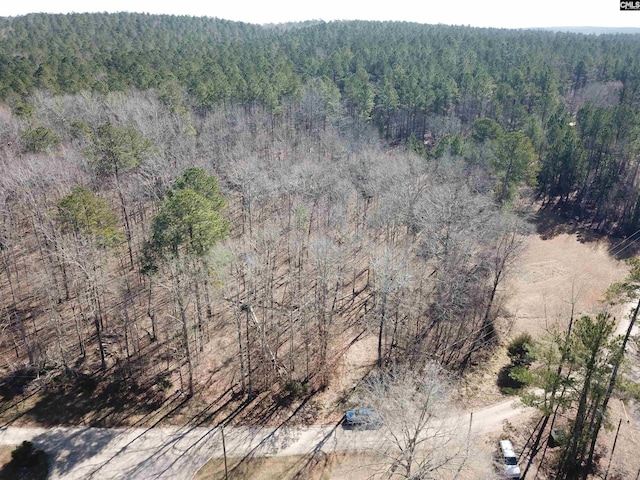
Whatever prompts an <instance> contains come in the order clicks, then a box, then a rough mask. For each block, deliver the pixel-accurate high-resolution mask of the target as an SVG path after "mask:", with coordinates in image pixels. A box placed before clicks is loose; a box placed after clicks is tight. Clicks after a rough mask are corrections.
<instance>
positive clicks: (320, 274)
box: [0, 13, 640, 424]
mask: <svg viewBox="0 0 640 480" xmlns="http://www.w3.org/2000/svg"><path fill="white" fill-rule="evenodd" d="M0 100H1V103H0V142H1V143H0V165H1V168H2V176H1V177H0V222H1V223H0V259H1V261H2V262H1V264H0V268H1V270H0V295H1V298H2V303H1V304H0V309H1V310H0V329H1V337H0V354H1V355H2V358H3V360H4V370H5V377H4V383H3V386H2V390H1V393H2V394H3V396H4V399H5V400H11V399H12V398H13V397H14V396H16V395H18V394H21V393H23V390H24V389H25V388H26V383H25V382H24V381H23V380H20V379H24V378H28V379H29V380H32V379H33V380H35V384H37V385H38V386H39V388H43V389H44V391H47V392H49V391H51V392H54V393H56V394H57V395H58V396H57V397H55V396H54V397H53V398H57V399H58V400H57V401H60V400H59V399H60V395H59V394H60V392H61V391H64V389H65V388H70V387H69V384H73V382H74V381H75V380H74V379H78V378H80V379H83V381H85V382H86V376H92V375H97V374H99V375H103V376H104V377H102V378H103V379H105V382H103V384H102V386H101V387H100V388H104V392H103V393H104V394H105V395H107V396H108V395H111V394H114V395H119V396H125V397H126V396H128V395H130V396H132V397H135V398H138V399H140V398H141V397H142V398H144V400H145V401H144V402H139V403H137V404H136V405H137V407H132V408H133V409H134V410H135V408H139V409H140V410H141V411H142V410H144V409H145V408H147V409H149V408H150V409H152V408H154V407H153V406H154V405H160V404H162V402H163V401H164V399H165V395H168V393H167V391H168V390H169V389H170V387H171V386H172V385H175V386H178V387H179V389H180V391H181V392H186V393H187V394H188V395H189V396H194V395H195V396H197V395H199V394H200V393H202V392H205V393H206V392H208V393H207V395H209V396H208V397H206V398H210V397H211V395H212V392H216V394H219V395H220V397H219V400H221V399H223V398H227V396H228V397H229V398H231V397H232V398H236V396H237V395H241V396H243V398H248V399H254V398H256V397H260V395H262V394H264V393H274V392H276V393H274V394H277V395H280V396H282V395H285V396H286V395H290V396H295V395H299V394H301V393H306V392H309V391H316V390H322V389H323V388H325V387H327V386H329V385H331V382H332V379H333V378H334V375H335V374H336V372H337V371H339V369H340V362H341V361H342V360H341V359H342V354H343V353H344V349H345V345H347V344H349V342H351V341H352V340H353V337H354V332H356V334H357V335H370V336H371V337H373V338H375V340H376V345H377V351H376V360H377V364H378V366H383V365H390V364H396V363H404V364H409V365H410V366H411V367H412V368H416V369H420V368H422V367H424V366H425V365H428V364H429V363H430V362H434V361H435V362H437V363H438V364H440V365H441V366H443V367H445V368H446V369H448V370H449V371H453V372H456V373H457V374H460V373H464V372H465V371H466V370H467V369H468V368H469V367H470V366H472V365H473V364H474V363H475V362H477V361H478V359H479V358H481V357H482V355H484V354H485V352H486V350H487V348H489V347H491V346H493V345H495V344H496V341H497V340H498V338H499V336H500V333H501V331H503V329H505V328H508V325H505V322H507V321H506V319H505V315H504V311H503V309H502V302H501V291H502V286H503V283H504V279H505V276H506V275H507V274H508V273H509V271H510V268H511V266H512V265H513V264H514V262H515V261H516V258H517V255H518V252H519V251H520V249H521V246H522V241H523V238H524V236H525V235H526V234H527V233H528V229H529V228H530V227H529V226H528V224H527V222H526V221H525V220H523V217H524V216H525V213H531V212H532V211H533V210H534V209H535V208H551V209H556V210H557V211H558V212H559V213H560V214H562V215H565V216H566V217H567V218H569V219H570V220H571V221H576V222H580V223H581V224H582V225H583V226H585V227H587V228H593V229H596V230H599V231H601V232H604V233H610V234H618V235H633V236H635V235H637V232H638V230H639V229H640V190H639V189H638V180H639V176H638V168H639V167H640V35H627V34H625V35H621V34H620V35H599V36H595V35H581V34H575V33H559V32H556V33H554V32H548V31H527V30H522V31H517V30H497V29H478V28H470V27H450V26H444V25H437V26H430V25H418V24H411V23H392V22H388V23H387V22H357V21H354V22H331V23H324V22H307V23H301V24H290V25H276V26H264V27H261V26H256V25H249V24H242V23H236V22H229V21H224V20H218V19H211V18H193V17H175V16H154V15H144V14H124V13H123V14H70V15H45V14H34V15H27V16H23V17H16V18H1V19H0ZM532 205H534V207H533V208H532ZM507 323H508V322H507ZM357 332H360V333H359V334H358V333H357ZM43 379H44V380H43ZM83 385H85V384H83ZM92 388H97V387H95V385H94V386H93V387H92ZM89 390H91V389H89ZM91 391H93V390H91ZM83 392H84V393H83V395H84V394H86V391H84V390H83ZM234 395H235V396H234ZM203 398H205V396H204V394H203ZM278 398H281V397H278ZM79 403H82V402H78V400H77V398H76V399H75V400H74V401H73V402H71V403H69V404H62V406H63V407H65V408H62V409H61V410H60V411H58V412H57V413H56V414H55V415H51V414H49V416H48V417H47V418H46V419H44V418H37V420H40V421H47V422H54V423H55V422H65V421H66V422H69V421H76V420H77V418H75V417H74V415H79V414H78V413H77V410H76V409H80V408H81V407H80V406H78V405H79ZM89 403H90V402H87V404H89ZM102 413H103V416H101V417H100V418H101V422H102V423H103V424H116V423H126V422H127V419H126V418H123V417H122V416H120V415H121V414H120V413H119V411H118V409H116V408H112V409H111V410H110V411H108V412H107V413H105V412H102ZM141 414H142V413H141Z"/></svg>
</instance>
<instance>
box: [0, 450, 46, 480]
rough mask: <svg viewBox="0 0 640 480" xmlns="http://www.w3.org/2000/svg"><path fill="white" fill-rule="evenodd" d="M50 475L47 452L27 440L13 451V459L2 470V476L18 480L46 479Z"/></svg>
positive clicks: (0, 474)
mask: <svg viewBox="0 0 640 480" xmlns="http://www.w3.org/2000/svg"><path fill="white" fill-rule="evenodd" d="M48 475H49V462H48V460H47V454H46V453H45V452H44V451H43V450H36V449H35V447H34V446H33V443H31V442H27V441H24V442H22V445H20V446H18V447H16V449H15V450H13V451H12V452H11V461H10V462H9V463H8V464H7V465H5V467H4V468H3V469H2V472H0V476H1V477H2V478H11V479H16V480H45V479H46V478H47V476H48Z"/></svg>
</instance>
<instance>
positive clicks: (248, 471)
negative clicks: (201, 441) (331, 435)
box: [195, 452, 380, 480]
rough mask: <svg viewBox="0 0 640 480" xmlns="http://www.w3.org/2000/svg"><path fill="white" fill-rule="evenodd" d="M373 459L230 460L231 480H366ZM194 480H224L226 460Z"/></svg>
mask: <svg viewBox="0 0 640 480" xmlns="http://www.w3.org/2000/svg"><path fill="white" fill-rule="evenodd" d="M379 461H380V460H379V459H377V458H376V457H375V456H374V455H369V454H362V453H330V454H326V453H324V452H320V453H317V454H315V455H295V456H288V457H257V458H248V459H240V458H229V459H227V466H228V470H229V480H272V479H274V478H277V479H280V480H294V479H296V480H297V479H300V480H302V479H304V480H332V479H336V480H337V479H344V478H349V480H365V479H367V478H370V477H371V475H372V474H373V473H375V472H376V471H377V470H378V468H377V462H378V463H379ZM195 480H224V460H223V459H222V458H214V459H211V460H209V462H208V463H207V464H206V465H205V466H204V467H202V468H201V469H200V471H199V472H198V473H197V474H196V476H195Z"/></svg>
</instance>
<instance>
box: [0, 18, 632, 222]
mask: <svg viewBox="0 0 640 480" xmlns="http://www.w3.org/2000/svg"><path fill="white" fill-rule="evenodd" d="M0 31H2V35H1V36H0V98H3V99H4V100H5V101H6V102H7V103H8V104H9V105H11V106H12V107H13V109H14V112H15V113H16V114H18V115H22V116H25V115H26V116H28V115H29V114H30V112H31V108H30V107H31V105H30V100H29V99H30V98H33V95H35V94H36V92H47V93H48V94H50V95H64V94H77V93H80V92H93V93H102V94H104V93H108V92H116V91H126V90H128V89H131V88H135V89H138V90H143V91H144V90H148V89H154V90H155V91H157V92H158V95H159V98H161V99H162V100H163V102H164V103H166V104H168V105H170V106H172V107H173V109H174V110H176V109H181V108H187V109H189V110H193V111H194V112H197V113H198V114H200V115H205V114H206V113H207V112H210V111H212V110H214V109H217V108H219V107H237V106H242V107H243V108H245V109H248V111H260V112H265V113H269V114H271V115H274V117H275V118H277V117H278V116H281V115H283V114H284V113H285V112H288V114H289V115H291V114H294V110H295V111H296V114H298V115H304V116H305V117H306V118H305V122H306V123H305V125H304V127H305V128H307V129H308V130H309V131H312V130H313V129H314V128H316V126H317V125H318V122H324V121H325V119H326V116H327V115H328V114H334V113H336V112H337V111H338V110H341V109H344V111H345V112H346V113H347V114H349V115H350V116H351V117H355V118H359V119H362V120H365V121H368V122H370V123H371V124H372V125H375V126H376V127H377V129H378V130H379V131H380V133H381V134H382V135H384V137H385V138H387V139H388V140H389V141H390V142H393V143H400V144H409V145H412V146H413V147H414V149H416V150H418V151H419V152H420V153H422V154H424V155H427V156H430V157H434V156H435V157H439V156H442V155H444V154H447V155H453V156H460V157H470V156H472V155H473V154H472V153H470V152H469V151H468V150H469V149H467V151H465V146H466V145H465V144H466V143H468V140H469V134H470V132H471V127H472V125H473V122H474V121H476V120H478V119H481V118H490V119H492V120H494V121H495V122H497V123H498V125H500V126H501V128H502V129H503V130H504V131H506V132H512V131H520V132H522V133H524V134H525V135H526V136H527V137H528V138H529V139H530V141H531V142H532V145H533V147H534V150H535V154H536V156H537V158H538V159H539V172H538V173H537V183H538V186H539V190H538V193H539V195H540V198H541V199H543V200H544V201H549V202H554V203H558V206H559V207H561V208H562V210H563V211H564V212H565V213H566V214H567V215H569V216H571V217H577V218H578V219H580V220H581V221H586V222H590V223H591V224H592V225H593V226H594V227H595V228H597V229H600V230H602V231H610V232H616V233H622V234H631V233H633V232H635V231H636V230H637V227H638V226H639V222H640V204H639V202H638V194H637V188H636V178H635V177H636V174H637V169H638V164H637V156H638V142H639V140H638V123H639V122H640V120H639V119H638V108H640V100H639V95H640V92H639V90H640V42H639V41H638V35H628V34H617V35H600V36H595V35H580V34H574V33H560V32H556V33H554V32H548V31H528V30H498V29H478V28H469V27H450V26H444V25H438V26H429V25H419V24H410V23H392V22H389V23H380V22H331V23H324V22H308V23H303V24H294V25H279V26H271V27H260V26H256V25H249V24H242V23H236V22H229V21H224V20H218V19H210V18H192V17H175V16H152V15H140V14H125V13H122V14H112V15H107V14H71V15H27V16H24V17H17V18H3V19H0ZM44 127H47V126H46V125H44ZM38 133H40V134H42V133H43V132H42V131H39V132H31V135H34V136H37V135H38ZM490 140H494V139H490ZM32 148H37V147H36V146H32ZM487 151H490V149H487ZM477 161H480V162H484V163H488V162H490V161H491V159H490V158H488V157H486V156H485V157H483V158H481V159H479V160H477Z"/></svg>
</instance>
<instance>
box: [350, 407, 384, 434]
mask: <svg viewBox="0 0 640 480" xmlns="http://www.w3.org/2000/svg"><path fill="white" fill-rule="evenodd" d="M344 426H345V428H354V429H355V428H357V429H362V430H378V429H379V428H380V427H382V415H380V413H378V412H377V411H375V410H374V409H372V408H356V409H355V410H347V413H345V414H344Z"/></svg>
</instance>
